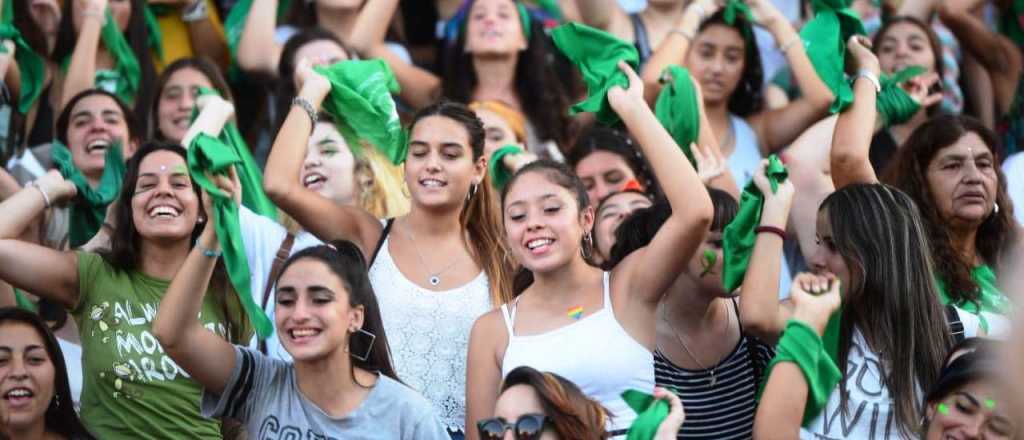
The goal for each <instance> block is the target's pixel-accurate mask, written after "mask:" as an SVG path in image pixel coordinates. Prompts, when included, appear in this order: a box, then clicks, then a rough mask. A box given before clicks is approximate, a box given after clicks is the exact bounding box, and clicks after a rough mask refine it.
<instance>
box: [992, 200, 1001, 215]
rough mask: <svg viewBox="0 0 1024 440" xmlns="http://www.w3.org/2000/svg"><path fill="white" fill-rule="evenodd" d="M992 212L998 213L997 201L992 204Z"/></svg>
mask: <svg viewBox="0 0 1024 440" xmlns="http://www.w3.org/2000/svg"><path fill="white" fill-rule="evenodd" d="M992 213H993V214H999V202H994V203H993V204H992Z"/></svg>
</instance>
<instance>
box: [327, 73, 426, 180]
mask: <svg viewBox="0 0 1024 440" xmlns="http://www.w3.org/2000/svg"><path fill="white" fill-rule="evenodd" d="M314 70H316V71H317V72H318V73H320V74H321V75H323V76H325V77H327V80H328V81H330V82H331V92H330V93H328V94H327V99H325V100H324V103H323V109H324V111H325V112H327V113H328V114H330V115H331V116H332V117H334V120H335V122H336V125H337V127H338V131H339V132H341V135H342V137H344V138H345V142H347V143H348V146H349V148H351V149H352V151H353V152H354V153H357V154H358V152H359V148H360V146H361V140H364V139H365V140H367V141H369V142H370V143H371V144H373V145H374V146H375V147H376V148H377V149H378V150H379V151H380V152H381V153H383V154H384V156H386V157H387V158H388V159H390V160H391V163H393V164H395V165H398V164H401V163H402V162H405V156H406V151H407V149H408V143H407V142H406V133H405V130H404V129H403V128H402V121H401V120H399V118H398V109H397V108H396V106H395V100H394V99H393V98H392V97H391V94H392V93H398V92H399V90H400V89H399V86H398V81H397V80H396V79H395V75H394V74H393V73H391V68H389V67H388V65H387V63H385V62H384V61H383V60H381V59H372V60H363V61H358V60H352V61H342V62H340V63H336V64H334V65H332V66H318V67H315V68H314Z"/></svg>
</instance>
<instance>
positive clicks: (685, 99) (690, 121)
mask: <svg viewBox="0 0 1024 440" xmlns="http://www.w3.org/2000/svg"><path fill="white" fill-rule="evenodd" d="M666 71H667V73H668V74H669V75H671V76H672V82H671V83H669V84H668V85H666V86H665V87H664V88H662V89H661V93H659V94H658V100H657V102H655V105H654V115H655V116H657V117H658V122H660V123H661V125H662V126H663V127H665V129H666V130H668V132H669V134H671V135H672V139H675V140H676V144H678V145H679V148H682V150H683V153H685V154H686V158H687V159H689V160H690V164H692V165H693V166H694V167H696V166H697V161H696V160H695V159H694V158H693V152H692V151H690V144H692V143H693V142H696V141H697V137H698V136H699V135H700V106H699V105H698V103H697V91H696V90H695V89H694V87H693V80H692V79H691V78H690V72H689V71H688V70H686V69H684V68H682V67H679V66H668V68H667V69H666Z"/></svg>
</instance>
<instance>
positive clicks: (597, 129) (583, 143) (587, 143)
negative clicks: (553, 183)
mask: <svg viewBox="0 0 1024 440" xmlns="http://www.w3.org/2000/svg"><path fill="white" fill-rule="evenodd" d="M598 151H604V152H607V153H612V154H614V155H616V156H619V157H621V158H622V160H623V161H624V162H626V165H627V166H629V169H630V170H632V171H633V175H635V176H636V180H637V182H639V183H640V186H642V187H643V189H644V192H645V193H647V194H648V195H650V196H651V197H658V196H660V195H661V189H660V187H659V186H658V181H657V180H656V179H655V178H654V173H653V172H652V171H651V166H650V164H648V163H647V159H646V158H644V155H643V153H642V152H641V151H640V147H639V145H636V143H635V142H633V138H631V137H630V136H629V134H627V133H624V132H622V131H620V130H616V129H614V128H609V127H605V126H601V125H597V124H594V125H592V126H590V128H588V129H587V130H586V131H584V132H583V133H582V134H580V136H579V137H578V138H577V139H576V143H575V144H574V145H573V147H572V150H570V151H569V153H568V154H567V155H566V156H565V160H566V162H567V163H568V164H569V166H570V167H571V168H572V169H573V170H574V171H575V170H576V166H578V165H579V164H580V162H582V161H583V159H586V158H587V157H588V156H590V155H591V154H593V153H596V152H598Z"/></svg>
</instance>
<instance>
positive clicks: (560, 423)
mask: <svg viewBox="0 0 1024 440" xmlns="http://www.w3.org/2000/svg"><path fill="white" fill-rule="evenodd" d="M517 385H526V386H528V387H530V388H533V391H534V392H536V393H537V397H538V398H539V400H540V407H541V408H542V409H543V410H544V415H545V416H547V419H548V422H549V423H551V427H552V429H554V430H555V432H556V433H558V438H564V439H589V440H601V439H606V438H608V432H607V431H605V425H606V423H607V422H608V420H610V419H611V415H610V413H609V412H608V410H607V409H605V408H604V407H603V406H601V404H600V403H598V402H597V401H595V400H594V399H591V398H590V397H588V396H587V395H586V394H584V393H583V391H582V390H580V388H579V387H578V386H576V384H574V383H572V382H571V381H569V380H568V379H566V378H564V377H562V376H559V375H557V374H555V373H546V372H540V371H537V370H536V369H534V368H532V367H526V366H523V367H517V368H516V369H514V370H512V371H509V373H508V376H506V377H505V381H504V382H502V385H501V392H502V393H504V392H505V391H506V390H508V389H509V388H512V387H514V386H517Z"/></svg>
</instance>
